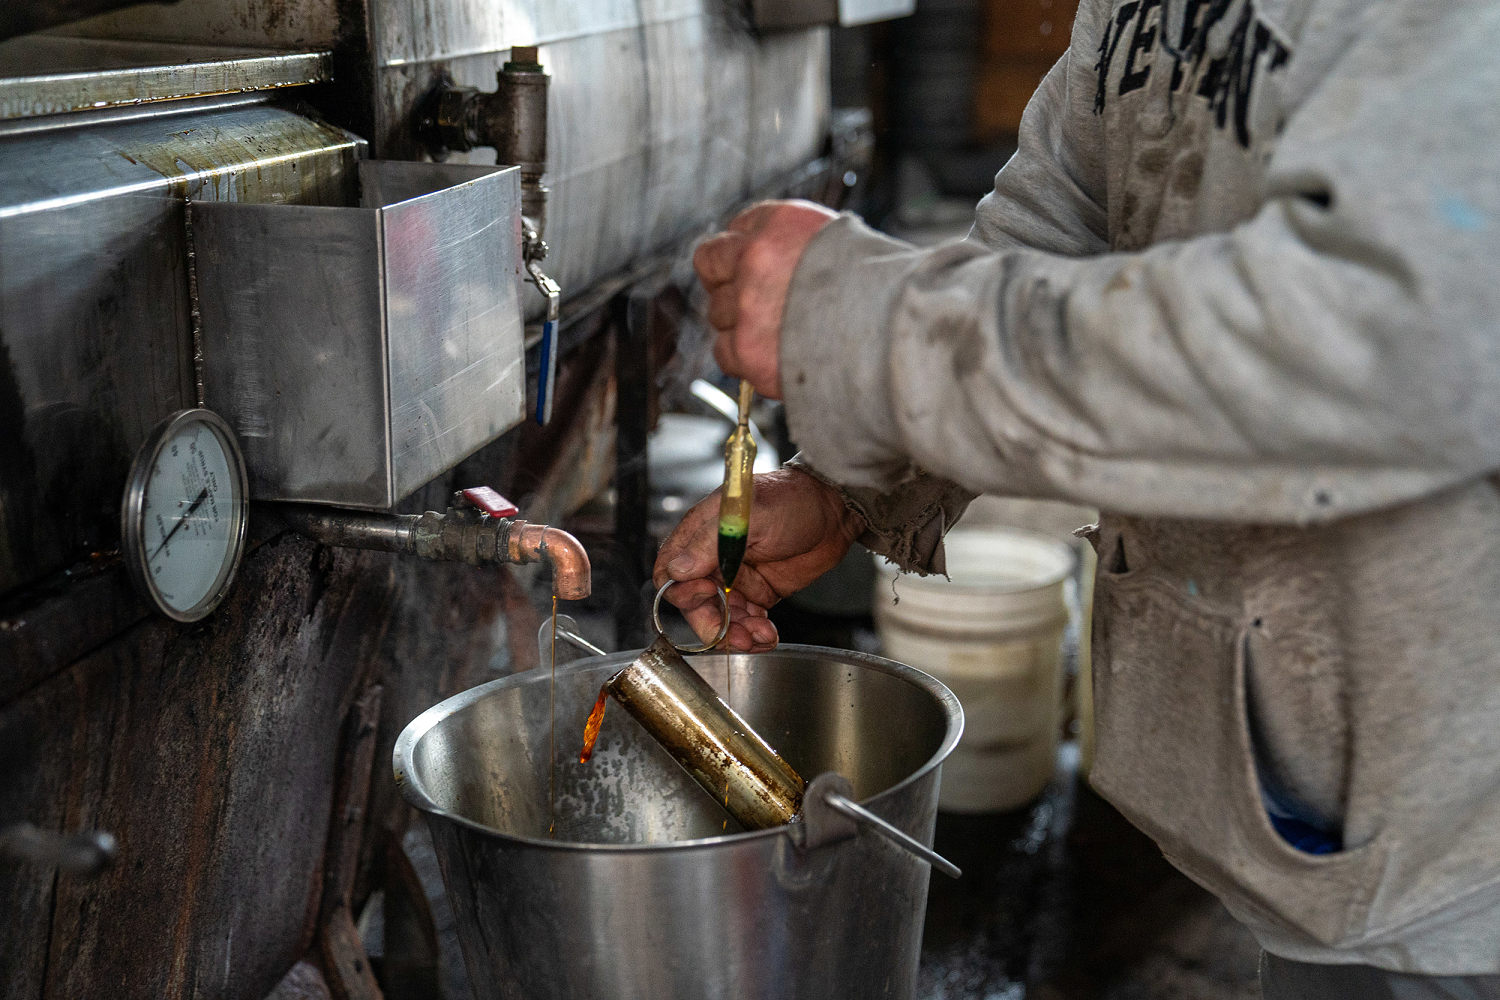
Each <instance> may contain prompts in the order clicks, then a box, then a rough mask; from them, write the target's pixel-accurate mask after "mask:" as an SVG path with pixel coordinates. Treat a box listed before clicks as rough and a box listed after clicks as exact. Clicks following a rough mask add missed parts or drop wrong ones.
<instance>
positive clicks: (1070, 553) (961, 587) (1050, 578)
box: [870, 524, 1079, 596]
mask: <svg viewBox="0 0 1500 1000" xmlns="http://www.w3.org/2000/svg"><path fill="white" fill-rule="evenodd" d="M955 533H958V534H961V535H977V534H982V533H992V534H999V535H1010V536H1012V537H1016V538H1020V539H1021V540H1023V541H1025V542H1028V543H1039V545H1038V547H1047V548H1051V549H1054V550H1055V554H1058V555H1061V554H1062V553H1064V552H1066V553H1067V559H1066V560H1065V561H1066V568H1064V569H1063V570H1062V571H1061V572H1056V573H1048V574H1047V575H1046V576H1045V577H1039V578H1038V579H1036V580H1030V581H1027V582H1025V583H1017V584H1014V585H1007V584H997V583H959V582H956V581H955V580H953V579H952V578H951V577H950V576H948V575H947V574H946V573H929V574H927V575H925V576H920V575H917V574H915V573H908V572H906V571H904V570H902V569H901V568H900V567H899V566H897V565H896V564H895V563H893V562H891V561H890V559H888V558H886V557H885V556H882V555H881V554H880V553H878V552H872V553H870V555H871V558H872V559H873V560H874V563H875V572H876V574H877V575H878V576H879V577H880V578H881V580H882V583H881V584H880V585H881V586H882V587H885V586H886V585H887V584H888V583H889V582H890V581H891V580H899V581H901V582H902V584H903V585H910V586H917V587H921V586H924V585H927V584H928V582H929V581H932V580H933V578H934V577H936V578H937V581H939V582H940V583H941V587H942V592H943V593H950V594H951V593H961V594H973V595H975V596H980V595H984V594H1022V593H1025V592H1027V591H1032V590H1050V589H1052V588H1053V587H1056V586H1057V585H1058V584H1060V583H1062V582H1064V581H1066V580H1067V579H1068V578H1069V577H1071V576H1072V575H1073V574H1074V573H1076V572H1077V571H1078V567H1079V557H1078V549H1077V548H1076V547H1075V546H1073V545H1069V544H1068V543H1067V542H1065V541H1063V540H1062V539H1060V538H1053V537H1052V536H1051V535H1046V534H1043V533H1042V532H1039V531H1032V530H1030V529H1028V528H1011V527H1005V526H995V525H982V526H980V525H976V526H975V527H972V528H965V527H963V525H961V524H960V525H958V526H956V527H954V528H953V529H951V530H950V531H949V532H948V533H947V535H945V536H944V539H943V540H944V543H945V545H946V543H947V541H948V540H949V539H951V538H953V536H954V534H955Z"/></svg>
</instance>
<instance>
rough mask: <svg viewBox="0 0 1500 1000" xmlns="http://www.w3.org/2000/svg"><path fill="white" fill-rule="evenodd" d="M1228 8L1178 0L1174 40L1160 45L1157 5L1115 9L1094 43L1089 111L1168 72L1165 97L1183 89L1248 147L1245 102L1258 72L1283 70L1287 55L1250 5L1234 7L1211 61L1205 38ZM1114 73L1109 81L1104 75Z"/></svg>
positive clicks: (1150, 0)
mask: <svg viewBox="0 0 1500 1000" xmlns="http://www.w3.org/2000/svg"><path fill="white" fill-rule="evenodd" d="M1231 6H1232V2H1231V0H1185V2H1184V4H1183V8H1182V9H1183V15H1182V26H1181V28H1180V29H1179V31H1178V32H1177V37H1175V38H1172V39H1168V37H1167V34H1168V32H1169V31H1171V27H1170V26H1169V24H1168V21H1167V16H1166V10H1167V6H1166V5H1164V0H1127V2H1126V3H1123V4H1121V5H1120V6H1119V7H1118V8H1116V9H1115V11H1114V14H1113V16H1111V17H1110V18H1109V20H1108V21H1107V22H1106V24H1105V29H1104V36H1103V38H1101V39H1100V42H1099V61H1098V62H1097V63H1096V64H1095V66H1094V69H1095V72H1097V73H1098V81H1099V82H1098V89H1097V90H1096V92H1095V94H1094V113H1095V114H1103V113H1104V109H1105V106H1106V105H1107V104H1108V102H1109V99H1110V96H1111V94H1110V91H1111V90H1113V91H1114V95H1113V96H1116V97H1123V96H1124V95H1126V94H1129V93H1132V92H1134V91H1137V90H1140V89H1142V88H1143V87H1145V86H1146V82H1147V81H1148V80H1149V79H1150V78H1151V74H1152V73H1153V72H1158V71H1162V72H1166V71H1168V68H1169V71H1170V72H1171V74H1172V77H1171V83H1170V86H1171V92H1172V94H1173V95H1174V96H1177V95H1181V94H1183V93H1184V92H1186V91H1189V90H1191V92H1192V94H1193V96H1194V97H1197V98H1199V99H1201V100H1203V101H1204V102H1206V103H1207V105H1208V107H1209V109H1210V111H1212V113H1213V122H1214V125H1215V126H1216V127H1217V128H1219V129H1232V130H1233V135H1234V139H1235V142H1237V143H1238V144H1239V145H1240V146H1242V147H1244V148H1247V149H1248V148H1249V146H1250V143H1251V141H1252V139H1253V138H1254V137H1253V136H1252V135H1251V134H1250V103H1251V100H1252V98H1253V96H1254V93H1255V88H1256V86H1257V85H1258V84H1259V83H1260V82H1261V80H1262V79H1263V78H1264V77H1265V75H1266V74H1268V73H1274V72H1276V71H1277V70H1280V69H1281V68H1282V67H1284V66H1285V65H1286V64H1287V62H1288V60H1290V58H1291V50H1290V49H1288V48H1287V46H1286V45H1285V44H1283V43H1282V42H1281V40H1280V39H1278V38H1277V37H1276V34H1275V32H1274V31H1273V30H1272V29H1271V27H1270V25H1268V24H1267V23H1266V22H1265V21H1264V20H1262V19H1261V17H1260V16H1259V14H1258V12H1257V11H1256V9H1255V4H1254V2H1253V0H1251V2H1245V3H1243V4H1241V5H1240V7H1239V12H1238V16H1237V17H1236V18H1235V20H1234V24H1233V26H1232V27H1231V28H1230V29H1229V40H1228V45H1227V46H1226V47H1223V49H1222V51H1223V54H1222V55H1219V56H1217V57H1211V56H1210V55H1209V51H1208V49H1209V46H1208V45H1207V44H1206V39H1207V37H1208V35H1209V33H1210V32H1212V31H1213V30H1214V28H1215V25H1217V24H1218V23H1219V22H1220V21H1221V20H1223V19H1224V18H1225V17H1226V16H1227V15H1228V14H1229V10H1230V7H1231ZM1126 39H1129V40H1128V42H1126V41H1125V40H1126ZM1122 42H1124V45H1123V46H1122ZM1122 53H1123V55H1122ZM1116 68H1118V76H1117V77H1115V75H1114V74H1113V73H1112V72H1111V71H1112V70H1115V69H1116Z"/></svg>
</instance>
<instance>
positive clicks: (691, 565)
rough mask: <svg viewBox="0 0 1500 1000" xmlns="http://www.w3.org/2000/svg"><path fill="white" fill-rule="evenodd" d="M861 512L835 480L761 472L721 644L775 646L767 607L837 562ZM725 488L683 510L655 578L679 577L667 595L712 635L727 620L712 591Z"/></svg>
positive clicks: (749, 648) (796, 472)
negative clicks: (848, 503)
mask: <svg viewBox="0 0 1500 1000" xmlns="http://www.w3.org/2000/svg"><path fill="white" fill-rule="evenodd" d="M864 529H865V525H864V521H863V519H861V518H860V516H859V515H858V514H855V513H854V512H853V511H851V510H849V508H848V507H846V506H845V505H844V502H843V499H842V498H841V497H840V496H839V494H838V491H837V490H835V489H834V488H833V487H831V486H828V485H827V484H825V483H823V482H821V481H820V480H818V479H815V478H814V477H812V476H810V475H808V474H807V473H806V472H803V471H801V470H800V469H796V468H787V469H778V470H777V471H775V472H766V473H762V474H761V475H758V476H756V477H755V505H754V507H753V509H752V510H751V513H750V535H749V538H748V540H747V542H746V545H745V561H744V563H742V564H741V565H740V571H739V574H738V576H737V577H736V578H735V581H734V589H733V590H731V591H730V592H729V611H730V626H729V634H728V635H727V636H726V637H725V639H724V642H723V643H722V644H721V648H724V649H729V650H735V651H739V652H751V653H760V652H764V651H766V650H768V649H774V648H775V646H776V640H777V635H776V626H775V625H773V624H771V620H770V619H769V618H767V617H766V612H767V611H768V610H769V609H770V607H771V606H772V605H773V604H775V603H776V602H777V601H779V600H781V599H782V598H783V597H786V596H787V595H788V594H792V593H795V592H796V591H798V590H801V589H802V588H803V587H805V586H807V585H808V584H810V583H812V582H813V581H814V580H816V579H817V578H818V577H820V576H822V575H823V574H824V573H826V572H827V571H828V570H830V569H832V568H833V567H834V566H836V565H838V562H839V560H840V559H842V558H844V553H845V552H848V551H849V545H850V543H851V542H853V540H854V539H855V537H857V536H858V535H859V534H860V533H861V532H862V531H864ZM718 544H719V493H718V491H715V492H713V493H711V494H709V496H708V497H707V498H705V499H704V500H702V501H700V502H699V503H698V504H697V505H695V506H694V507H693V508H692V509H691V510H689V511H688V512H687V514H686V515H684V516H683V519H682V523H681V524H679V525H678V526H677V528H676V530H675V531H673V532H672V534H671V535H670V536H669V537H668V538H667V540H666V541H665V542H663V543H662V546H661V550H660V552H659V553H658V554H657V556H656V568H655V569H654V570H653V572H652V576H651V579H652V581H653V582H654V583H655V584H656V586H657V587H661V586H663V585H665V584H666V582H667V580H669V579H671V580H676V581H678V585H677V586H675V587H673V588H672V589H671V590H669V591H667V600H668V601H670V602H671V603H672V604H675V605H676V606H677V607H678V608H680V609H681V610H682V614H683V617H685V618H686V619H687V620H688V624H690V625H691V626H692V627H693V631H695V632H697V633H698V635H699V636H700V637H702V638H703V639H704V641H707V640H708V639H711V638H712V637H713V636H715V635H717V634H718V631H719V626H720V624H721V622H722V619H721V618H720V616H719V615H720V612H719V601H718V598H716V597H715V596H714V592H715V591H716V590H718V589H719V588H720V587H722V586H723V583H722V581H721V580H720V579H719V573H718V566H719V559H718Z"/></svg>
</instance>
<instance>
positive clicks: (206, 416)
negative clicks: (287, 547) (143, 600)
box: [121, 409, 247, 622]
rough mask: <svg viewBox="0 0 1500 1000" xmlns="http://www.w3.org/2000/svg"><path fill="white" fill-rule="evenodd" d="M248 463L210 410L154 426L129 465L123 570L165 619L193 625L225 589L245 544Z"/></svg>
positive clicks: (182, 413)
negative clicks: (246, 474) (166, 617)
mask: <svg viewBox="0 0 1500 1000" xmlns="http://www.w3.org/2000/svg"><path fill="white" fill-rule="evenodd" d="M246 503H247V494H246V488H245V463H244V459H243V458H242V457H241V456H240V450H239V445H238V444H237V443H236V441H235V437H234V432H233V431H231V430H230V428H229V425H228V424H226V423H225V422H224V421H223V420H222V419H221V418H220V417H219V416H218V415H217V414H215V413H213V412H211V411H209V410H202V409H198V410H180V411H178V412H177V413H174V414H173V415H172V416H170V417H168V418H167V419H166V420H164V421H163V422H162V423H161V424H159V425H158V426H157V427H156V428H155V429H154V430H153V431H152V432H151V435H150V436H149V437H148V438H147V439H146V443H145V444H143V445H142V446H141V450H140V451H139V452H138V453H137V454H136V457H135V462H134V464H133V465H132V466H131V470H130V480H129V483H128V484H127V485H126V488H125V502H124V505H123V507H122V510H121V521H122V523H121V536H122V538H123V540H124V556H125V563H126V566H127V567H129V569H130V574H131V577H132V579H133V580H134V581H135V584H136V586H137V587H138V588H139V589H140V590H141V591H142V592H143V593H144V594H145V596H146V597H148V598H150V599H151V601H152V602H153V603H154V604H155V605H156V607H157V608H158V609H159V610H160V611H161V612H162V613H163V614H165V615H167V616H168V617H170V618H174V619H176V620H177V621H183V622H190V621H197V620H198V619H199V618H202V617H203V616H204V615H206V614H208V613H209V612H210V611H212V610H213V609H214V608H215V607H216V606H218V604H219V602H220V601H221V600H222V599H223V598H224V595H225V594H226V593H227V592H228V590H229V584H230V582H231V581H232V580H233V578H234V573H235V570H236V569H237V568H238V567H239V561H240V556H241V554H242V553H243V551H244V544H245V521H246V517H245V508H246Z"/></svg>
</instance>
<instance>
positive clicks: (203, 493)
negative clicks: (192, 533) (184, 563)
mask: <svg viewBox="0 0 1500 1000" xmlns="http://www.w3.org/2000/svg"><path fill="white" fill-rule="evenodd" d="M207 499H208V487H207V486H205V487H203V489H201V490H199V491H198V496H197V497H195V498H194V499H193V502H192V503H190V504H188V509H187V510H185V511H183V512H182V516H181V517H179V518H178V519H177V523H176V524H174V525H172V530H171V531H169V532H167V533H166V534H165V535H163V536H162V539H161V544H159V545H157V546H156V551H155V552H153V553H151V558H152V559H155V558H156V557H157V556H159V555H160V554H161V550H162V549H164V548H166V547H167V543H168V542H170V541H171V540H172V536H173V535H175V534H177V529H178V528H180V527H182V525H183V523H184V522H186V521H187V519H188V518H190V517H192V516H193V511H195V510H197V509H198V508H199V507H201V506H203V501H205V500H207Z"/></svg>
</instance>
